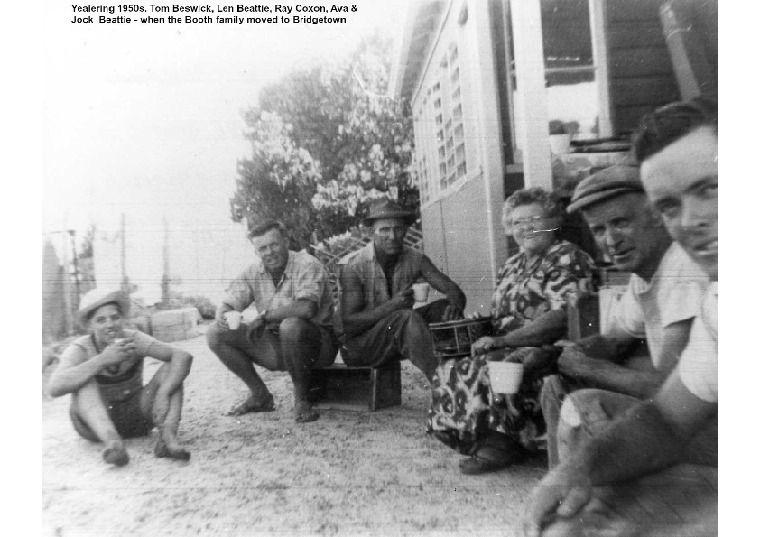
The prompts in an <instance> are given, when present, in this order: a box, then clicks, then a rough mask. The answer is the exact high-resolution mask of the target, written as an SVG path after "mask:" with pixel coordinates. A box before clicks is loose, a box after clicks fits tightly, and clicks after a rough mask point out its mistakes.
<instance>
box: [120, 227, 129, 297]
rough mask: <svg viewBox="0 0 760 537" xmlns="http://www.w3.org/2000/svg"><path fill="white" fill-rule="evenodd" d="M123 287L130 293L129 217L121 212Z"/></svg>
mask: <svg viewBox="0 0 760 537" xmlns="http://www.w3.org/2000/svg"><path fill="white" fill-rule="evenodd" d="M121 289H122V291H124V292H125V293H127V294H129V278H127V217H126V216H125V215H124V213H121Z"/></svg>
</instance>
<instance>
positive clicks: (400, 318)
mask: <svg viewBox="0 0 760 537" xmlns="http://www.w3.org/2000/svg"><path fill="white" fill-rule="evenodd" d="M385 321H386V323H387V324H388V328H393V327H394V326H405V327H413V328H422V327H424V328H425V329H428V324H427V323H426V322H425V319H423V318H422V316H420V314H419V313H417V312H416V311H414V310H396V311H394V312H393V313H391V314H390V315H388V317H386V318H385Z"/></svg>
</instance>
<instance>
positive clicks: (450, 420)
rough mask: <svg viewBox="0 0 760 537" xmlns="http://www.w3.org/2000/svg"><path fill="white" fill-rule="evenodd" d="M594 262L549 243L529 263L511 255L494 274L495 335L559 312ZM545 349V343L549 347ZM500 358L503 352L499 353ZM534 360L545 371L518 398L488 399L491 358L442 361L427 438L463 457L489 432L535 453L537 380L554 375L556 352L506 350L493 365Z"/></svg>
mask: <svg viewBox="0 0 760 537" xmlns="http://www.w3.org/2000/svg"><path fill="white" fill-rule="evenodd" d="M593 269H594V262H593V260H592V259H591V257H590V256H589V255H588V254H586V253H585V252H583V251H582V250H580V249H579V248H578V247H577V246H575V245H574V244H572V243H569V242H567V241H555V242H554V243H553V244H552V245H551V246H550V247H549V249H548V250H547V251H546V252H545V253H544V255H543V256H541V257H539V258H538V259H534V260H533V262H531V263H528V260H527V258H526V256H525V254H524V253H523V252H520V253H519V254H517V255H514V256H512V257H511V258H509V259H508V260H507V262H506V263H505V264H504V267H503V268H502V270H501V271H500V272H499V278H498V283H497V285H496V291H495V292H494V294H493V298H492V305H491V314H492V316H493V323H494V331H495V335H497V336H502V335H505V334H506V333H508V332H511V331H513V330H516V329H518V328H522V327H523V326H525V325H527V324H529V323H530V322H531V321H533V320H534V319H537V318H538V317H540V316H542V315H543V314H545V313H546V312H548V311H550V310H552V309H562V308H564V306H565V304H567V301H568V298H569V296H570V295H571V294H573V293H576V294H583V293H588V292H590V291H592V290H593V287H594V282H593V276H592V274H593V272H592V271H593ZM547 343H550V342H547ZM504 351H506V352H504ZM534 353H539V354H542V355H543V356H542V357H543V358H553V359H550V360H547V361H548V363H549V364H550V365H549V366H547V368H544V369H541V370H533V371H526V373H525V377H524V379H523V382H522V385H521V387H520V390H519V392H518V393H516V394H514V395H507V396H505V397H504V399H503V400H498V399H496V398H495V397H494V394H493V393H492V391H491V387H490V380H489V377H488V367H487V361H488V360H493V359H494V358H493V355H492V356H491V357H490V358H489V357H488V355H481V356H477V357H475V358H471V357H465V358H460V359H458V360H448V361H446V362H444V363H442V364H441V366H440V367H439V368H438V369H437V371H436V374H435V376H434V377H433V403H432V405H431V408H430V412H429V414H428V432H430V433H433V434H434V435H435V436H436V437H437V438H438V439H440V440H441V441H443V442H444V443H445V444H447V445H448V446H449V447H451V448H453V449H456V450H458V451H459V452H460V453H462V454H465V455H471V454H473V453H474V452H475V451H476V450H477V448H478V440H479V439H481V437H482V436H483V434H484V433H485V432H486V430H487V429H491V430H494V431H497V432H501V433H505V434H506V435H507V436H508V437H510V438H511V439H512V440H513V441H515V442H517V443H519V444H520V445H522V446H523V447H524V448H526V449H528V450H535V449H536V448H537V447H538V445H539V442H538V441H537V440H538V438H539V437H540V436H541V435H543V433H544V432H545V429H546V424H545V423H544V420H543V416H542V415H541V405H540V402H539V401H540V394H541V387H542V385H543V377H544V376H545V375H547V374H551V373H552V372H553V368H555V367H556V358H557V356H558V355H559V352H558V351H557V350H556V349H555V347H553V346H551V345H545V346H543V347H520V348H509V349H503V350H502V351H501V356H500V357H499V358H498V359H499V360H505V361H507V360H508V361H516V360H517V361H520V362H523V361H524V360H525V358H527V357H529V355H531V354H534Z"/></svg>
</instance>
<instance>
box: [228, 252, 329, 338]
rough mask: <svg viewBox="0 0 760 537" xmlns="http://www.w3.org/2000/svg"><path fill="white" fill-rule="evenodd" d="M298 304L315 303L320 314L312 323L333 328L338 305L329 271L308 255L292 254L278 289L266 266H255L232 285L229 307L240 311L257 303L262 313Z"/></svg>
mask: <svg viewBox="0 0 760 537" xmlns="http://www.w3.org/2000/svg"><path fill="white" fill-rule="evenodd" d="M296 300H311V301H312V302H315V303H316V304H317V308H318V309H317V314H316V315H315V316H314V317H313V318H312V319H311V320H312V321H313V322H314V323H315V324H317V325H320V326H325V327H329V326H332V322H333V313H334V311H335V304H334V302H333V295H332V290H331V289H330V285H329V282H328V278H327V270H326V269H325V267H324V266H323V265H322V263H320V262H319V260H318V259H317V258H316V257H314V256H312V255H309V254H308V253H306V252H305V251H300V252H293V251H290V252H288V262H287V264H286V265H285V271H284V272H283V275H282V279H281V280H280V282H279V283H278V284H277V285H275V284H274V282H273V281H272V275H271V274H269V273H268V272H267V271H266V268H265V267H264V265H263V263H261V262H259V263H254V264H253V265H251V266H250V267H248V269H246V270H245V272H243V273H242V274H241V275H240V276H238V277H237V278H236V279H235V280H233V281H232V283H230V285H229V287H228V288H227V298H226V299H225V303H227V304H229V305H230V306H232V307H233V308H235V309H236V310H237V311H243V310H244V309H246V308H247V307H248V306H250V305H251V304H252V303H255V305H256V310H257V311H258V312H259V313H261V312H263V311H264V310H269V311H271V310H276V309H279V308H281V307H284V306H290V305H292V304H293V303H294V302H295V301H296Z"/></svg>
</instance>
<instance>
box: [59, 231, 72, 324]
mask: <svg viewBox="0 0 760 537" xmlns="http://www.w3.org/2000/svg"><path fill="white" fill-rule="evenodd" d="M63 227H64V231H62V232H60V233H61V256H62V259H61V264H62V265H63V272H62V274H61V280H62V281H61V284H62V288H63V315H64V331H65V333H66V335H67V336H68V335H70V334H71V333H72V332H73V331H74V322H73V319H72V311H71V294H70V293H71V289H70V287H69V276H70V274H69V272H70V270H71V269H70V267H69V241H68V233H67V232H66V231H65V229H66V221H65V217H64V226H63Z"/></svg>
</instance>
